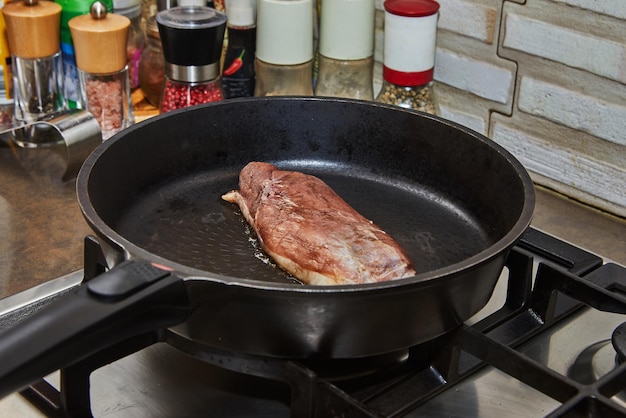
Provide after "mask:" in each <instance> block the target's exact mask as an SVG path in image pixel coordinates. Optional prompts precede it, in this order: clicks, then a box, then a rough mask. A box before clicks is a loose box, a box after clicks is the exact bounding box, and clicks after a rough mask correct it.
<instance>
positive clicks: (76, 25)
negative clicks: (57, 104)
mask: <svg viewBox="0 0 626 418" xmlns="http://www.w3.org/2000/svg"><path fill="white" fill-rule="evenodd" d="M68 25H69V27H70V31H71V33H72V39H73V40H74V49H75V52H76V67H77V68H78V79H79V90H80V101H81V104H82V106H83V108H84V109H87V110H88V111H89V112H90V113H91V114H93V116H94V117H95V118H96V120H97V121H98V123H100V128H101V129H102V138H103V139H108V138H110V137H111V136H112V135H114V134H115V133H117V132H119V131H120V130H122V129H124V128H127V127H128V126H130V125H132V124H133V123H134V111H133V104H132V100H131V96H130V82H129V78H128V66H127V62H128V61H127V56H126V45H127V39H128V29H129V27H130V19H128V18H127V17H125V16H121V15H117V14H113V13H107V9H106V5H105V4H104V3H102V2H100V1H96V2H94V3H93V4H92V5H91V10H90V14H86V15H82V16H77V17H75V18H72V19H70V21H69V22H68Z"/></svg>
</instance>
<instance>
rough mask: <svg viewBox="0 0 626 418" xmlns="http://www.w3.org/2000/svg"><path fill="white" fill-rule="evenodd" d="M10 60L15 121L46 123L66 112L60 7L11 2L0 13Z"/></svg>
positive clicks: (26, 0)
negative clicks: (63, 111)
mask: <svg viewBox="0 0 626 418" xmlns="http://www.w3.org/2000/svg"><path fill="white" fill-rule="evenodd" d="M2 13H3V15H4V19H5V21H6V28H7V37H8V40H9V48H10V50H11V56H12V62H13V63H12V66H13V84H14V94H15V121H16V122H17V123H18V124H20V123H28V122H34V121H37V120H41V119H46V118H48V117H50V116H51V115H54V114H55V113H57V112H59V111H61V110H64V109H66V101H65V99H64V97H63V77H62V75H63V74H62V67H61V48H60V21H61V6H59V5H58V4H56V3H53V2H51V1H41V2H38V1H37V0H24V1H18V2H11V3H8V4H7V5H5V6H4V8H3V9H2Z"/></svg>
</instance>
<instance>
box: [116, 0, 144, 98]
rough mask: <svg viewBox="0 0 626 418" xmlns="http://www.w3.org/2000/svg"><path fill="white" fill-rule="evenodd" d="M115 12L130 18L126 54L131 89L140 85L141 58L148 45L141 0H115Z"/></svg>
mask: <svg viewBox="0 0 626 418" xmlns="http://www.w3.org/2000/svg"><path fill="white" fill-rule="evenodd" d="M113 10H115V13H117V14H120V15H122V16H126V17H127V18H129V19H130V27H129V28H128V42H127V45H126V56H127V59H128V79H129V81H130V89H131V90H134V89H136V88H137V87H139V60H140V59H141V54H142V53H143V50H144V48H145V46H146V37H145V36H144V31H143V30H142V29H141V0H114V1H113Z"/></svg>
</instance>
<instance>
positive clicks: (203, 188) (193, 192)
mask: <svg viewBox="0 0 626 418" xmlns="http://www.w3.org/2000/svg"><path fill="white" fill-rule="evenodd" d="M302 171H306V172H309V173H311V174H313V175H316V176H318V177H320V178H321V179H322V180H324V181H325V182H327V183H328V185H329V186H330V187H332V188H333V189H334V190H335V191H336V192H337V193H338V194H339V195H340V196H341V197H342V198H344V199H345V200H346V201H347V202H348V203H349V204H350V205H352V207H354V208H355V209H356V210H357V211H359V212H360V213H361V214H362V215H363V216H365V217H366V218H368V219H371V220H372V221H373V222H375V223H376V224H377V225H378V226H380V227H381V228H382V229H383V230H385V231H386V232H387V233H388V234H389V235H391V236H392V237H393V238H394V239H395V240H396V241H397V242H398V243H399V244H400V245H401V246H402V247H403V248H404V250H405V251H406V252H407V254H408V256H409V257H410V258H411V260H412V261H413V263H414V264H415V267H416V270H417V271H418V272H426V271H431V270H434V269H437V268H441V267H445V266H447V265H451V264H454V263H456V262H460V261H462V260H464V259H466V258H467V257H469V256H471V255H474V254H476V253H477V252H479V251H481V250H482V249H485V248H487V247H488V246H489V245H490V242H489V239H488V234H487V231H483V230H481V228H479V227H478V226H477V225H479V223H478V222H475V221H474V220H473V218H472V216H471V214H469V213H466V212H464V211H463V210H462V209H460V208H459V207H458V205H455V204H452V203H451V202H449V201H446V200H445V199H444V198H442V197H441V196H438V195H436V194H435V193H431V192H428V191H425V190H420V189H419V185H416V184H409V183H406V182H404V183H402V182H397V183H393V184H390V183H389V181H388V179H379V180H377V179H376V178H371V177H370V178H362V177H355V176H354V171H352V170H348V171H345V172H342V171H333V172H327V171H323V170H320V171H316V170H315V169H312V168H311V167H307V169H306V170H302ZM238 174H239V173H238V172H233V173H232V176H219V178H217V179H216V178H215V177H214V176H211V175H210V174H207V173H204V174H203V173H200V174H195V175H193V176H189V177H183V178H177V179H175V180H172V181H169V182H167V183H166V184H159V185H155V186H154V187H152V188H149V189H147V190H146V191H145V192H143V193H142V194H141V195H139V196H137V197H136V198H135V199H133V202H132V204H131V205H130V206H129V207H128V208H126V210H124V211H123V216H122V218H121V219H119V221H118V222H117V223H116V224H115V226H114V229H115V230H116V231H117V232H118V233H119V234H120V235H122V236H123V237H125V238H126V239H128V240H129V241H130V242H132V243H134V244H135V245H137V246H139V247H141V248H144V249H145V250H147V251H150V252H151V253H153V254H157V255H159V256H161V257H163V258H166V259H169V260H172V261H174V262H177V263H179V264H183V265H186V266H190V267H193V268H196V269H200V270H204V271H207V272H212V273H217V274H222V275H226V276H233V277H245V278H250V279H255V280H264V281H272V282H280V283H285V282H290V283H293V281H294V280H295V279H294V278H293V277H292V276H290V275H289V274H287V273H286V272H284V271H283V270H282V269H280V268H277V267H276V266H275V264H274V263H273V262H271V260H268V259H266V258H264V257H263V256H265V254H264V253H263V252H262V250H261V249H260V247H259V244H258V242H257V243H254V242H251V241H250V237H251V236H254V234H253V232H252V231H250V227H249V226H248V224H247V223H246V222H245V220H243V217H242V216H241V214H240V212H239V210H238V208H237V207H236V205H234V204H231V203H228V202H225V201H224V200H222V199H221V195H222V194H223V193H225V192H227V191H229V190H232V189H233V188H236V187H237V179H238ZM261 254H262V255H261Z"/></svg>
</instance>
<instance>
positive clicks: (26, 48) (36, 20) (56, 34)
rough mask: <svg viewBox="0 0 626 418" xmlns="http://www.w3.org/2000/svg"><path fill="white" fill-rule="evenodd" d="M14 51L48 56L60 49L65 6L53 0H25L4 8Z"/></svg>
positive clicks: (18, 55)
mask: <svg viewBox="0 0 626 418" xmlns="http://www.w3.org/2000/svg"><path fill="white" fill-rule="evenodd" d="M2 14H3V15H4V20H5V24H6V28H7V37H8V41H9V49H10V50H11V53H12V54H13V55H15V56H17V57H20V58H44V57H49V56H51V55H54V54H56V53H57V52H58V51H59V49H60V39H61V38H60V30H61V29H60V27H61V26H60V22H61V6H60V5H58V4H57V3H54V2H51V1H37V0H25V1H16V2H11V3H8V4H6V5H5V6H4V8H3V9H2Z"/></svg>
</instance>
